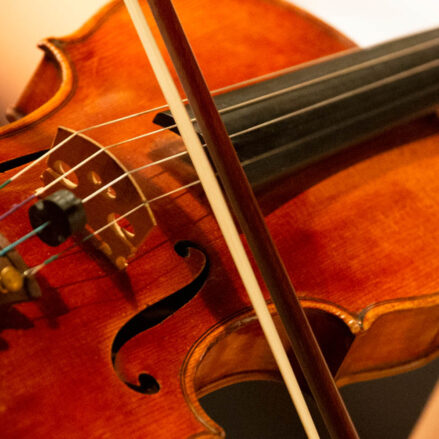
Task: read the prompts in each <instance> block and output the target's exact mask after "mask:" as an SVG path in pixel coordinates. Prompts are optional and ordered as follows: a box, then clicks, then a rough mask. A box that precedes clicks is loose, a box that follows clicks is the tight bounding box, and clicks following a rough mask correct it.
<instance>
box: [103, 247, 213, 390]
mask: <svg viewBox="0 0 439 439" xmlns="http://www.w3.org/2000/svg"><path fill="white" fill-rule="evenodd" d="M174 250H175V252H176V253H177V254H178V255H179V256H181V257H182V258H188V257H190V254H191V251H198V252H201V253H202V254H203V259H204V263H203V264H202V267H201V270H200V272H199V273H198V275H197V276H196V277H195V278H194V280H193V281H192V282H190V283H189V284H188V285H186V286H184V287H183V288H181V289H180V290H178V291H176V292H174V293H172V294H171V295H170V296H168V297H166V298H165V299H162V300H160V301H159V302H157V303H155V304H154V305H151V306H148V307H147V308H145V309H143V310H142V311H140V312H139V313H137V314H136V315H135V316H134V317H132V318H131V319H130V320H128V321H127V322H126V323H125V324H124V325H123V326H122V327H121V328H120V330H119V331H118V333H117V334H116V337H115V338H114V340H113V344H112V347H111V359H112V363H113V367H115V363H116V358H117V353H118V352H119V351H120V349H121V348H122V347H123V346H124V345H125V344H126V343H127V342H128V341H129V340H131V339H132V338H134V337H135V336H137V335H138V334H140V333H142V332H144V331H147V330H148V329H151V328H153V327H154V326H156V325H158V324H160V323H162V322H163V321H164V320H166V319H167V318H168V317H170V316H171V315H173V314H174V313H175V312H176V311H178V310H179V309H180V308H182V307H183V306H184V305H186V304H187V303H188V302H190V301H191V300H192V299H193V298H194V297H195V296H196V294H197V293H198V292H199V291H200V290H201V288H202V287H203V285H204V283H205V282H206V279H207V276H208V274H209V260H208V257H207V254H206V252H205V251H204V250H203V249H201V248H200V247H199V246H198V245H197V244H195V243H193V242H191V241H179V242H178V243H177V244H175V246H174ZM115 371H116V374H117V370H116V369H115ZM122 381H123V382H124V383H125V384H126V385H127V386H128V387H129V388H130V389H132V390H134V391H136V392H139V393H142V394H146V395H152V394H155V393H158V392H159V391H160V384H159V383H158V381H157V380H156V379H155V377H153V376H152V375H150V374H148V373H145V372H142V373H140V374H139V375H138V383H132V382H127V381H125V380H123V379H122Z"/></svg>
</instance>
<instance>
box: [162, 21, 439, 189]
mask: <svg viewBox="0 0 439 439" xmlns="http://www.w3.org/2000/svg"><path fill="white" fill-rule="evenodd" d="M438 78H439V29H434V30H431V31H428V32H423V33H420V34H417V35H414V36H409V37H406V38H402V39H399V40H394V41H391V42H387V43H384V44H380V45H377V46H374V47H371V48H369V49H358V50H355V51H349V52H348V53H344V54H341V55H336V56H332V57H327V58H324V59H323V60H320V61H319V62H315V63H311V64H306V65H304V66H299V67H298V68H297V69H294V71H291V72H289V73H286V74H283V75H280V76H277V77H274V78H271V79H268V80H265V81H262V82H258V83H256V84H253V85H250V86H246V87H243V88H240V89H238V90H234V91H231V92H228V93H225V94H222V95H219V96H216V97H215V103H216V105H217V107H218V109H219V110H220V112H222V115H221V117H222V119H223V121H224V123H225V125H226V128H227V131H228V132H229V134H230V135H231V137H232V141H233V144H234V146H235V148H236V150H237V152H238V156H239V158H240V160H241V162H242V164H243V166H244V170H245V172H246V174H247V176H248V178H249V180H250V182H251V183H252V185H254V186H259V185H264V184H266V183H267V182H269V181H272V180H274V179H277V178H279V177H281V176H283V175H286V174H290V173H294V172H297V171H299V170H301V169H303V168H305V167H307V166H309V165H311V164H313V163H315V162H318V161H319V160H321V159H323V158H326V157H328V156H330V155H333V154H335V153H337V152H339V151H341V150H343V149H344V148H347V147H348V146H349V145H352V144H355V143H356V142H358V141H360V140H363V139H366V138H368V137H370V136H371V135H373V134H376V133H378V132H380V131H383V130H385V129H387V128H389V127H391V126H392V125H396V124H398V123H399V122H401V121H403V120H407V119H410V118H414V117H416V116H418V115H419V114H422V113H425V112H428V111H429V110H431V109H432V108H434V107H435V106H436V105H437V104H438V102H439V81H438ZM155 122H156V123H157V124H159V125H161V126H165V127H166V126H171V125H173V124H174V121H173V119H172V116H171V115H170V113H168V112H163V113H160V114H158V115H157V116H156V119H155ZM196 128H197V131H198V132H199V129H198V127H196ZM236 133H238V134H236ZM200 135H201V134H200Z"/></svg>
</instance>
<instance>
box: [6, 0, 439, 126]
mask: <svg viewBox="0 0 439 439" xmlns="http://www.w3.org/2000/svg"><path fill="white" fill-rule="evenodd" d="M218 1H221V0H218ZM106 2H107V0H0V124H1V123H2V119H1V118H2V117H3V114H4V110H5V108H6V107H7V106H8V105H11V104H12V103H14V102H15V100H16V99H17V97H18V96H19V93H20V91H21V90H22V89H23V87H24V86H25V84H26V82H27V80H28V79H29V77H30V75H31V73H32V71H33V69H34V68H35V66H36V65H37V63H38V60H39V59H40V57H41V53H40V51H39V50H38V49H37V48H36V42H37V41H38V40H40V39H42V38H45V37H48V36H63V35H67V34H69V33H71V32H73V31H75V30H76V29H77V28H78V27H79V26H80V25H81V24H82V23H83V22H84V21H85V20H87V18H89V17H90V16H91V15H92V14H93V12H94V11H96V10H97V9H98V8H99V7H100V6H102V5H103V4H105V3H106ZM294 3H295V4H297V5H299V6H301V7H302V8H304V9H306V10H308V11H310V12H313V13H314V14H315V15H318V16H320V17H321V18H323V19H324V20H325V21H327V22H328V23H330V24H332V25H333V26H334V27H336V28H337V29H339V30H341V31H342V32H344V33H345V34H346V35H348V36H349V37H351V38H352V39H353V40H354V41H356V42H357V43H358V44H360V45H369V44H373V43H376V42H379V41H384V40H386V39H389V38H393V37H396V36H399V35H402V34H405V33H409V32H416V31H418V30H422V29H427V28H430V27H436V26H439V0H295V1H294ZM3 123H4V119H3Z"/></svg>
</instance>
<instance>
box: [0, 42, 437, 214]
mask: <svg viewBox="0 0 439 439" xmlns="http://www.w3.org/2000/svg"><path fill="white" fill-rule="evenodd" d="M438 41H439V38H434V39H432V40H430V41H426V42H423V43H419V44H416V45H413V46H411V47H408V48H404V49H400V50H398V51H395V52H393V53H391V54H386V55H382V56H380V57H377V58H374V59H372V60H369V61H365V62H362V63H359V64H356V65H354V66H351V67H346V68H344V69H341V70H338V71H335V72H332V73H329V74H326V75H323V76H321V77H318V78H314V79H311V80H309V81H305V82H302V83H300V84H295V85H292V86H288V87H285V88H283V89H280V90H276V91H274V92H270V93H267V94H265V95H261V96H258V97H256V98H252V99H249V100H246V101H243V102H240V103H238V104H234V105H231V106H229V107H226V108H224V109H221V110H219V112H220V113H227V112H230V111H234V110H236V109H239V108H243V107H245V106H249V105H252V104H255V103H258V102H261V101H263V100H267V99H271V98H273V97H276V96H279V95H282V94H286V93H289V92H291V91H293V90H295V89H300V88H304V87H307V86H309V85H311V84H314V83H317V82H322V81H324V80H327V79H330V78H333V77H337V76H340V75H343V74H346V73H349V72H353V71H356V70H360V69H362V68H365V67H368V66H373V65H376V64H379V63H380V62H382V61H388V60H391V59H396V58H399V57H401V56H404V55H409V54H411V53H415V52H417V51H420V50H424V49H427V48H430V47H432V46H435V45H437V44H438ZM359 50H360V49H358V48H357V49H354V50H352V51H353V52H355V51H359ZM346 52H350V51H344V52H341V53H338V54H335V55H336V56H334V55H328V56H327V57H322V58H320V59H318V60H313V61H310V62H308V63H303V64H300V65H296V66H291V67H287V68H285V69H282V70H278V71H276V72H272V73H268V74H265V75H260V76H258V77H256V78H251V79H248V80H245V81H241V82H238V83H235V84H232V85H228V86H225V87H221V88H217V89H215V90H213V91H212V94H218V93H223V92H226V91H228V90H231V89H233V88H237V87H243V86H245V85H249V84H252V83H256V82H259V81H262V80H265V79H268V78H272V77H275V76H279V75H282V74H286V73H290V72H292V71H296V70H298V69H299V68H304V67H306V66H309V65H313V64H317V63H322V62H324V60H325V59H333V58H336V57H340V56H343V55H345V54H346ZM182 101H183V102H187V99H186V98H184V99H182ZM166 108H168V105H167V104H164V105H161V106H157V107H154V108H150V109H148V110H144V111H140V112H137V113H133V114H130V115H127V116H123V117H120V118H117V119H113V120H110V121H106V122H103V123H100V124H96V125H92V126H90V127H87V128H83V129H80V130H77V131H74V132H73V133H72V134H71V135H70V136H68V137H67V138H66V139H64V140H62V141H61V142H60V143H58V144H57V145H55V146H53V147H52V148H51V149H50V150H49V151H47V152H46V153H45V154H43V155H42V156H40V157H39V158H38V159H35V160H34V161H33V162H31V163H30V164H29V165H27V166H26V167H25V168H23V169H22V170H20V171H19V172H17V173H16V174H14V175H13V176H12V177H10V178H9V179H8V180H6V181H5V182H3V183H2V184H0V189H2V188H4V187H5V186H7V185H8V184H9V183H11V182H12V181H14V180H15V179H17V178H18V177H20V176H21V175H23V174H24V173H25V172H27V171H28V170H30V169H31V168H32V167H33V166H35V165H36V164H37V163H39V162H40V161H42V160H44V159H45V158H47V157H48V156H49V155H50V154H51V153H53V152H55V151H56V150H57V149H59V148H61V147H62V146H63V145H64V144H66V143H67V142H68V141H70V140H71V139H72V138H73V137H75V136H77V135H79V134H83V133H85V132H87V131H91V130H94V129H97V128H101V127H104V126H107V125H110V124H115V123H119V122H122V121H125V120H128V119H131V118H134V117H139V116H142V115H145V114H148V113H152V112H155V111H159V110H163V109H166ZM171 128H175V125H173V126H169V127H167V129H171ZM146 135H150V134H149V133H146ZM143 136H145V135H143ZM141 137H142V135H141V136H136V137H134V138H133V139H128V140H125V141H121V142H118V143H117V144H115V145H114V146H118V145H121V144H123V143H126V142H129V141H131V140H136V139H138V138H141ZM110 147H111V146H110ZM1 219H2V218H1V217H0V220H1Z"/></svg>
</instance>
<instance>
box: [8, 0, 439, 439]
mask: <svg viewBox="0 0 439 439" xmlns="http://www.w3.org/2000/svg"><path fill="white" fill-rule="evenodd" d="M174 3H175V7H176V10H177V12H178V14H179V16H180V19H181V22H182V25H183V27H184V29H185V31H186V33H187V35H188V38H189V40H190V42H191V45H192V46H193V49H194V52H195V54H196V56H197V59H198V62H199V64H200V66H201V69H202V71H203V72H204V74H205V77H206V80H207V83H208V85H209V87H210V89H211V90H213V91H214V92H213V93H214V96H215V102H216V105H217V107H218V109H219V111H220V113H221V116H222V119H223V121H224V123H225V125H226V128H227V129H228V132H229V134H231V138H232V141H233V143H234V146H235V148H236V151H237V153H238V156H239V158H240V160H241V163H242V166H243V168H244V170H245V172H246V174H247V177H248V178H249V181H250V183H251V184H252V186H253V188H254V190H255V192H256V194H257V197H258V201H259V203H260V206H261V209H262V211H263V213H264V215H265V219H266V222H267V225H268V227H269V229H270V231H271V233H272V235H273V238H274V241H275V243H276V244H277V246H278V250H279V253H280V255H281V256H282V259H283V262H284V264H285V266H286V268H287V270H288V273H289V275H290V277H291V279H292V281H293V283H294V286H295V288H296V290H297V293H298V295H299V297H300V300H301V303H302V305H303V306H304V308H305V310H306V313H307V316H308V319H309V321H310V323H311V326H312V328H313V330H314V333H315V335H316V337H317V340H318V342H319V344H320V347H321V349H322V351H323V354H324V356H325V358H326V361H327V363H328V365H329V367H330V369H331V371H332V373H333V375H334V377H335V380H336V382H337V384H338V385H339V386H343V385H346V384H350V383H355V382H360V381H365V380H371V379H375V378H380V377H385V376H390V375H393V374H397V373H400V372H404V371H408V370H411V369H414V368H416V367H419V366H422V365H424V364H427V363H429V362H430V361H431V360H433V359H434V358H435V357H436V356H437V352H438V328H439V324H438V323H439V294H438V285H437V275H436V273H437V271H438V268H439V252H438V251H437V249H436V245H435V242H436V241H437V240H438V238H439V236H437V235H438V227H437V224H436V216H437V215H436V211H437V208H438V203H437V201H436V197H437V195H436V194H437V193H438V190H437V189H438V187H437V186H438V183H437V178H436V176H437V172H438V169H437V168H438V167H439V159H438V152H437V145H438V141H439V134H438V126H439V124H438V120H437V115H436V114H435V112H434V110H435V108H436V107H437V104H438V100H439V83H438V81H437V79H438V78H439V74H438V73H439V59H438V54H439V30H437V29H432V30H429V31H425V32H421V33H419V34H416V35H413V36H409V37H404V38H401V39H398V40H394V41H391V42H387V43H383V44H379V45H376V46H374V47H372V48H370V49H364V50H363V49H357V48H356V47H355V45H354V44H353V43H352V42H351V41H350V40H349V39H347V38H346V37H344V36H343V35H341V34H340V33H338V32H337V31H335V30H334V29H332V28H331V27H329V26H327V25H325V24H323V23H322V22H321V21H319V20H318V19H316V18H314V17H312V16H310V15H308V14H307V13H305V12H303V11H302V10H300V9H297V8H296V7H294V6H292V5H290V4H287V3H284V2H281V1H275V0H271V1H266V0H240V1H237V0H224V1H222V2H211V1H194V0H192V1H188V0H178V1H177V0H176V1H175V2H174ZM144 6H145V8H144V9H145V13H146V14H147V17H148V21H149V22H150V23H153V19H152V17H151V14H150V12H149V10H148V7H147V5H146V4H145V5H144ZM155 32H156V36H157V35H158V31H155ZM40 47H41V48H42V49H43V51H44V58H43V60H42V61H41V63H40V65H39V66H38V68H37V70H36V72H35V74H34V76H33V77H32V79H31V81H30V82H29V84H28V86H27V88H26V89H25V91H24V92H23V94H22V95H21V97H20V99H19V100H18V102H17V103H16V104H15V105H14V107H13V108H12V109H10V110H9V112H8V120H9V124H7V125H4V126H2V127H0V155H1V156H0V168H1V170H2V172H3V174H2V180H1V182H0V183H2V184H1V189H0V199H1V204H0V205H1V206H2V211H1V212H0V218H1V223H0V233H1V242H0V246H1V247H2V248H3V251H2V253H1V255H0V256H1V258H0V262H1V267H0V281H1V282H0V288H1V294H0V366H1V380H0V417H1V421H0V425H1V428H2V437H5V438H22V437H43V436H46V437H47V436H48V437H96V438H98V437H116V438H117V437H144V436H147V437H154V438H170V437H175V438H181V437H187V438H189V437H195V436H196V437H215V436H217V437H218V436H221V435H222V434H223V431H222V429H221V426H219V425H217V424H216V423H215V421H213V420H212V419H211V418H210V417H209V416H208V415H207V414H206V413H205V411H204V410H203V409H202V407H201V405H200V402H199V399H200V398H201V397H203V396H205V395H207V394H209V393H211V392H214V391H215V390H218V389H221V388H223V387H226V386H228V385H231V384H234V383H239V382H245V381H250V380H279V372H278V370H277V367H276V365H275V363H274V361H273V357H272V355H271V353H270V351H269V350H268V347H267V344H266V341H265V339H264V338H263V336H262V333H261V330H260V328H259V325H258V322H257V320H256V318H255V315H254V312H253V310H252V308H251V306H250V302H249V299H248V298H247V296H246V295H245V292H244V290H243V287H242V285H241V283H240V280H239V278H238V276H237V272H236V269H235V268H234V266H233V264H232V261H231V259H230V256H229V253H228V250H227V248H226V245H225V243H224V242H223V239H222V237H221V234H220V232H219V229H218V227H217V224H216V222H215V220H214V219H213V217H212V214H211V210H210V207H209V206H208V204H207V201H206V197H205V195H204V193H203V192H202V190H201V188H200V187H199V184H198V178H197V175H196V173H195V171H194V169H193V167H192V164H191V162H190V160H189V159H188V158H187V155H186V152H185V149H184V145H183V143H182V141H181V138H180V136H179V132H178V130H177V129H176V128H175V126H174V119H173V116H172V115H171V114H170V113H169V112H168V111H167V108H166V105H165V103H164V100H163V97H162V95H161V92H160V90H159V88H158V86H157V84H156V80H155V78H154V75H153V73H152V71H151V68H150V66H149V65H148V62H147V59H146V58H145V55H144V53H143V51H142V48H141V46H140V43H139V42H138V38H137V36H136V34H135V32H134V28H133V26H132V24H131V22H130V19H129V16H128V14H127V12H126V10H125V7H124V5H123V2H121V1H113V2H111V3H109V4H108V5H106V6H105V7H104V8H102V9H101V10H100V11H99V12H98V13H97V14H96V15H95V16H94V17H92V18H91V19H90V20H89V21H88V22H87V23H86V24H85V25H84V26H83V27H82V28H81V29H80V30H79V31H77V32H75V33H74V34H72V35H70V36H69V37H64V38H50V39H47V40H45V41H43V42H42V43H40ZM163 47H164V46H163V44H161V48H162V49H163ZM166 59H167V61H168V62H169V57H168V58H166ZM195 128H196V130H197V132H198V133H199V135H200V137H202V133H201V132H200V131H199V127H198V124H195ZM72 235H73V236H72ZM71 236H72V238H70V237H71ZM10 243H13V244H12V245H13V246H14V245H15V244H17V245H16V247H14V249H12V247H9V245H10ZM264 294H265V296H266V299H267V301H268V303H269V308H270V311H271V313H272V315H273V316H274V318H275V320H276V321H277V322H278V323H279V321H278V320H279V319H278V313H277V311H276V308H275V307H274V305H273V304H272V303H271V301H270V299H269V296H268V292H267V291H266V290H264ZM279 326H281V325H279ZM280 331H281V334H282V336H283V337H284V338H286V337H285V335H284V333H283V331H282V329H280ZM288 353H289V356H290V358H291V361H292V362H293V364H294V365H295V359H294V355H293V354H292V352H291V351H288ZM295 366H296V365H295ZM295 369H296V367H295ZM300 381H301V383H302V384H303V386H304V387H306V386H305V385H304V383H303V379H302V378H300ZM371 422H373V421H371Z"/></svg>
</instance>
